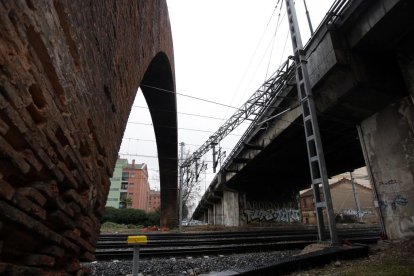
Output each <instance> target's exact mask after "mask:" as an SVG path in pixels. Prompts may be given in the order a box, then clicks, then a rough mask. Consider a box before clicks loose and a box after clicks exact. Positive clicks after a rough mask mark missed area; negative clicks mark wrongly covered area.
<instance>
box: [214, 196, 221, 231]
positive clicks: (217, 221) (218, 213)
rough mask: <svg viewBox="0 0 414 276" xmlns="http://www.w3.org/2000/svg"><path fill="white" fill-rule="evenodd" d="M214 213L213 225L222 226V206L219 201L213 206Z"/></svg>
mask: <svg viewBox="0 0 414 276" xmlns="http://www.w3.org/2000/svg"><path fill="white" fill-rule="evenodd" d="M214 212H215V219H214V224H216V225H223V204H222V201H221V200H219V201H218V202H216V203H215V204H214Z"/></svg>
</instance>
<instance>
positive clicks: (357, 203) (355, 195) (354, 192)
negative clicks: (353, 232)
mask: <svg viewBox="0 0 414 276" xmlns="http://www.w3.org/2000/svg"><path fill="white" fill-rule="evenodd" d="M349 175H350V176H351V184H352V193H353V194H354V200H355V206H356V208H357V212H358V213H357V214H358V219H359V221H362V216H361V206H360V205H359V199H358V195H357V193H356V188H355V179H354V176H353V174H352V172H349Z"/></svg>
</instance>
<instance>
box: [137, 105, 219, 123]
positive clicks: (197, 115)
mask: <svg viewBox="0 0 414 276" xmlns="http://www.w3.org/2000/svg"><path fill="white" fill-rule="evenodd" d="M132 107H137V108H142V109H149V108H148V107H145V106H139V105H133V106H132ZM154 110H155V111H164V112H172V113H175V112H174V111H172V110H167V109H162V108H155V109H154ZM177 114H180V115H187V116H194V117H201V118H207V119H214V120H220V121H221V120H226V118H219V117H213V116H207V115H200V114H195V113H186V112H178V111H177Z"/></svg>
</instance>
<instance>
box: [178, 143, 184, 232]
mask: <svg viewBox="0 0 414 276" xmlns="http://www.w3.org/2000/svg"><path fill="white" fill-rule="evenodd" d="M184 146H185V144H184V142H181V143H180V149H181V151H180V165H179V167H180V189H179V193H178V197H179V207H178V208H179V209H178V229H179V231H180V232H181V226H182V221H183V180H184V179H183V178H184V172H183V167H182V164H183V160H184V159H183V158H184Z"/></svg>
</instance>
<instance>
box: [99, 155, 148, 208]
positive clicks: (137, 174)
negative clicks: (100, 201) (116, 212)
mask: <svg viewBox="0 0 414 276" xmlns="http://www.w3.org/2000/svg"><path fill="white" fill-rule="evenodd" d="M149 190H150V188H149V182H148V170H147V165H146V164H145V163H142V164H136V163H135V160H132V164H128V160H127V159H118V160H117V162H116V166H115V169H114V173H113V177H112V178H111V188H110V191H109V194H108V199H107V202H106V206H107V207H114V208H133V209H140V210H143V211H148V210H149V209H148V208H149V205H148V202H149Z"/></svg>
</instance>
